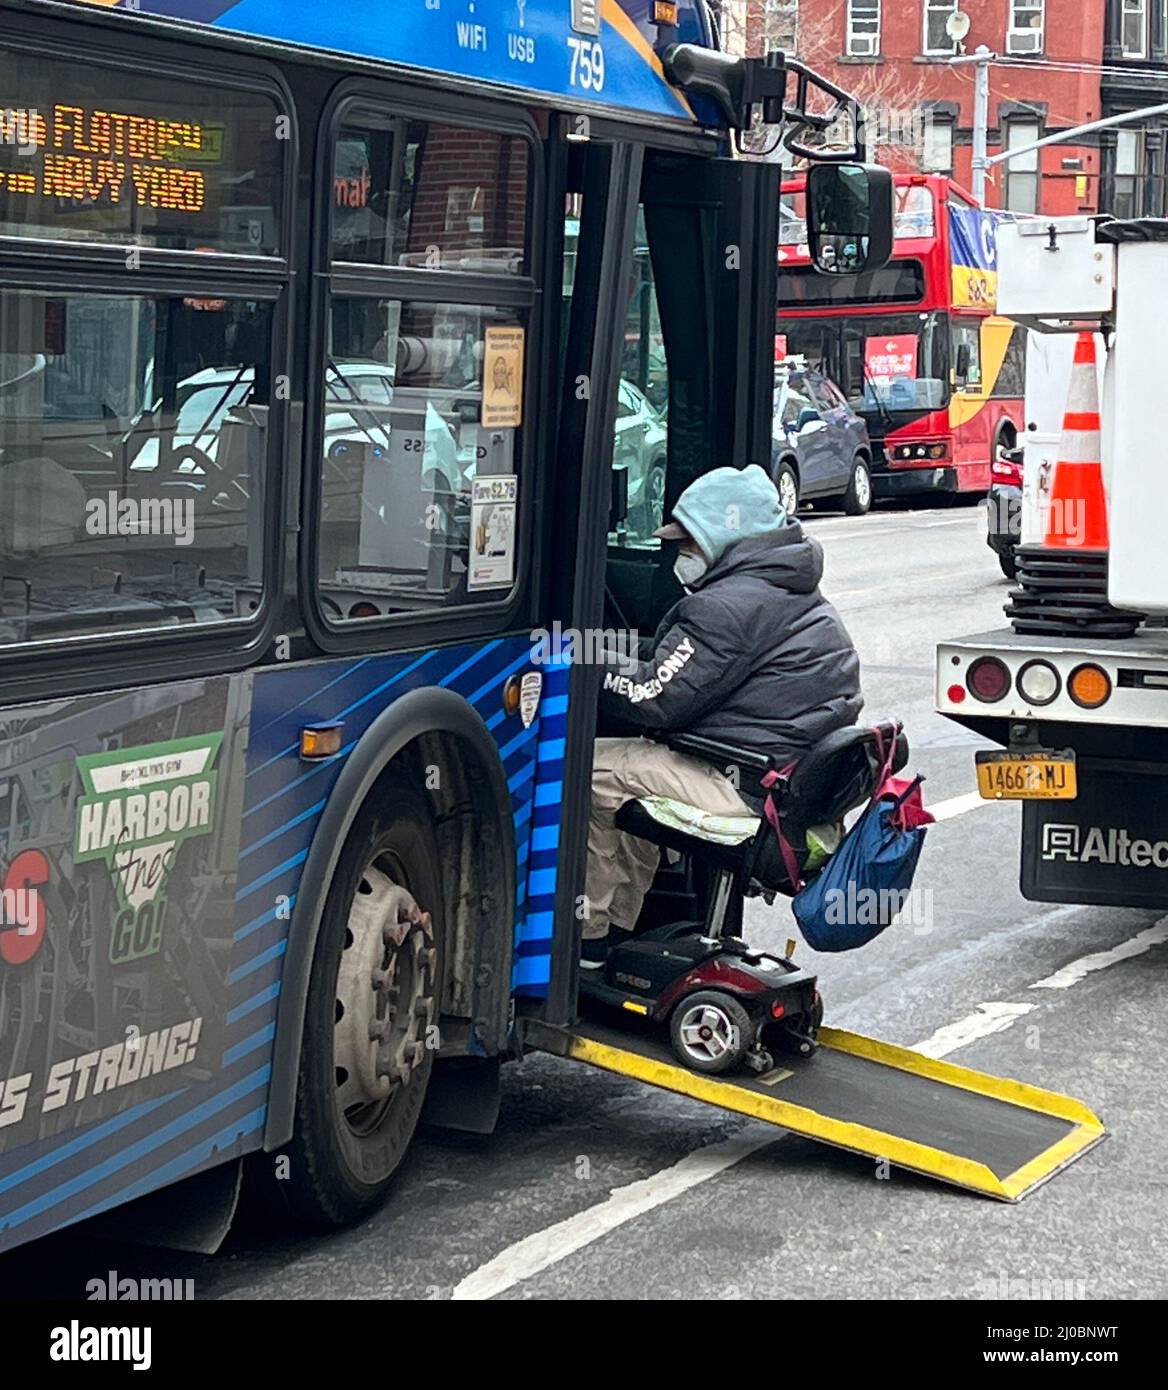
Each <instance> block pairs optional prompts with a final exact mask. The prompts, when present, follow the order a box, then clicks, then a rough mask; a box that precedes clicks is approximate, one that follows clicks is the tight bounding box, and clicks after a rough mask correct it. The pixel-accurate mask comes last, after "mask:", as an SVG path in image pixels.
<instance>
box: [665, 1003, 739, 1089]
mask: <svg viewBox="0 0 1168 1390" xmlns="http://www.w3.org/2000/svg"><path fill="white" fill-rule="evenodd" d="M754 1033H755V1029H754V1025H753V1024H752V1023H751V1021H750V1015H749V1014H748V1013H747V1012H746V1010H745V1009H744V1008H743V1007H742V1005H741V1004H740V1003H739V1002H738V1000H737V999H735V998H734V996H733V995H731V994H724V993H722V991H721V990H716V989H700V990H698V991H697V993H696V994H689V995H687V996H686V997H685V998H684V999H683V1000H682V1001H681V1003H680V1004H678V1006H677V1007H676V1008H675V1009H674V1011H673V1013H672V1015H671V1016H670V1020H669V1036H670V1039H671V1040H672V1042H673V1050H674V1052H675V1053H676V1054H677V1057H678V1060H679V1061H681V1062H683V1063H684V1064H685V1065H686V1066H687V1067H689V1068H690V1069H691V1070H693V1071H700V1072H704V1073H705V1074H706V1075H707V1076H719V1075H721V1074H722V1073H723V1072H728V1071H733V1069H734V1068H735V1067H737V1066H740V1065H741V1063H742V1059H743V1058H744V1057H745V1056H746V1054H747V1052H748V1051H749V1050H750V1046H751V1044H752V1043H753V1042H754Z"/></svg>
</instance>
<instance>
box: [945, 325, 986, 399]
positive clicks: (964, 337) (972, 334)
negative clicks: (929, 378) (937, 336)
mask: <svg viewBox="0 0 1168 1390" xmlns="http://www.w3.org/2000/svg"><path fill="white" fill-rule="evenodd" d="M981 327H982V325H981V320H980V319H972V320H968V321H967V320H962V319H954V320H953V322H952V325H951V332H952V335H953V342H952V355H951V361H952V363H953V371H954V374H955V379H954V382H953V384H954V386H956V387H957V388H958V389H959V390H962V389H963V390H966V391H980V390H981ZM963 349H964V351H963ZM959 367H960V369H961V375H960V376H958V375H956V373H957V371H958V368H959Z"/></svg>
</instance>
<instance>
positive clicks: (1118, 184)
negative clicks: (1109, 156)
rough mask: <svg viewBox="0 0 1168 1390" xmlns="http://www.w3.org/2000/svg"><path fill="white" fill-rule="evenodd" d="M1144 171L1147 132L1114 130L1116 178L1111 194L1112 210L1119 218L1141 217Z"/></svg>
mask: <svg viewBox="0 0 1168 1390" xmlns="http://www.w3.org/2000/svg"><path fill="white" fill-rule="evenodd" d="M1143 172H1144V132H1143V131H1142V130H1126V129H1123V128H1122V127H1121V128H1120V129H1119V130H1117V131H1116V132H1115V181H1114V183H1113V185H1112V195H1111V211H1112V212H1113V213H1114V214H1115V216H1116V217H1139V216H1140V214H1141V213H1142V212H1143V203H1142V200H1141V198H1140V179H1141V178H1142V177H1143Z"/></svg>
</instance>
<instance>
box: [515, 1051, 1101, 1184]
mask: <svg viewBox="0 0 1168 1390" xmlns="http://www.w3.org/2000/svg"><path fill="white" fill-rule="evenodd" d="M529 1038H530V1041H531V1042H532V1043H533V1044H534V1045H535V1046H536V1047H541V1048H543V1049H544V1050H546V1051H549V1052H552V1053H554V1054H555V1055H557V1056H561V1057H568V1058H571V1059H573V1060H575V1061H578V1062H586V1063H588V1064H589V1065H590V1066H594V1067H599V1068H601V1069H602V1070H604V1071H611V1072H616V1073H618V1074H619V1075H621V1076H630V1077H632V1078H633V1079H634V1080H637V1081H643V1082H645V1083H646V1084H647V1085H650V1086H656V1087H659V1088H660V1089H662V1090H666V1091H674V1092H676V1093H677V1094H678V1095H684V1096H689V1097H691V1098H692V1099H694V1100H700V1101H705V1102H707V1103H708V1104H710V1105H716V1106H718V1107H719V1108H720V1109H722V1110H729V1111H733V1112H735V1113H737V1114H740V1115H747V1116H749V1117H750V1118H752V1119H756V1120H763V1121H765V1122H766V1123H767V1124H772V1125H775V1126H777V1127H778V1128H780V1129H786V1130H790V1131H791V1132H792V1133H795V1134H800V1135H804V1136H805V1137H806V1138H809V1139H815V1140H819V1141H821V1142H822V1143H825V1144H830V1145H832V1146H834V1147H836V1148H841V1149H848V1150H851V1151H852V1152H853V1153H858V1154H865V1155H867V1156H869V1157H872V1158H879V1159H886V1160H887V1161H888V1162H889V1163H892V1164H895V1165H896V1166H897V1167H901V1168H908V1169H911V1170H912V1171H914V1172H917V1173H923V1174H925V1175H926V1176H929V1177H935V1178H940V1179H941V1180H942V1181H943V1182H948V1183H953V1184H955V1185H956V1186H958V1187H964V1188H967V1189H969V1190H970V1191H973V1192H980V1193H982V1194H984V1195H985V1196H987V1197H994V1198H997V1199H998V1200H999V1201H1003V1202H1017V1201H1020V1200H1021V1199H1022V1198H1023V1197H1024V1196H1026V1195H1027V1194H1028V1193H1030V1192H1031V1191H1033V1189H1034V1188H1036V1187H1037V1186H1038V1185H1039V1184H1040V1183H1043V1182H1045V1181H1046V1180H1047V1179H1048V1178H1050V1177H1053V1176H1054V1174H1055V1173H1057V1172H1058V1171H1059V1170H1060V1169H1061V1168H1064V1167H1065V1166H1066V1165H1067V1164H1068V1163H1070V1162H1071V1161H1072V1160H1073V1159H1075V1158H1077V1157H1078V1156H1079V1155H1080V1154H1082V1153H1084V1152H1085V1151H1086V1150H1087V1149H1089V1148H1090V1147H1091V1146H1092V1145H1094V1144H1097V1143H1098V1142H1099V1141H1100V1140H1101V1139H1103V1138H1104V1137H1105V1136H1106V1134H1107V1131H1106V1129H1105V1128H1104V1126H1103V1124H1102V1123H1101V1122H1100V1120H1099V1119H1098V1117H1097V1116H1096V1115H1095V1114H1094V1113H1093V1112H1092V1111H1091V1110H1090V1109H1088V1108H1087V1106H1085V1105H1083V1104H1081V1103H1080V1102H1079V1101H1076V1100H1073V1099H1071V1098H1070V1097H1069V1096H1063V1095H1059V1094H1058V1093H1057V1092H1054V1091H1046V1090H1043V1089H1042V1088H1041V1087H1038V1086H1030V1085H1028V1084H1027V1083H1025V1082H1022V1081H1014V1080H1011V1079H1010V1078H1008V1077H998V1076H990V1075H989V1074H988V1073H986V1072H979V1071H974V1070H972V1069H971V1068H969V1067H961V1066H954V1065H953V1064H951V1063H949V1062H943V1061H940V1060H938V1059H936V1058H933V1057H925V1056H923V1055H922V1054H921V1053H919V1052H913V1051H912V1050H911V1049H909V1048H906V1047H898V1046H896V1045H895V1044H893V1043H883V1042H879V1041H877V1040H876V1039H875V1038H866V1037H864V1036H863V1035H862V1034H859V1033H849V1032H846V1031H844V1030H842V1029H838V1028H821V1029H820V1032H819V1039H820V1045H821V1046H822V1047H825V1048H831V1049H833V1050H835V1051H838V1052H846V1053H851V1054H852V1055H854V1056H858V1057H863V1058H866V1059H867V1060H869V1061H872V1062H876V1063H878V1064H880V1065H882V1066H888V1067H893V1068H895V1069H896V1070H898V1071H904V1072H911V1073H913V1074H914V1075H917V1076H921V1077H923V1078H927V1079H928V1080H930V1081H936V1082H940V1083H941V1084H943V1085H947V1086H953V1087H954V1088H955V1089H958V1090H963V1091H971V1092H974V1093H976V1094H978V1095H983V1096H987V1097H990V1098H992V1099H996V1100H1000V1101H1003V1102H1005V1103H1007V1104H1010V1105H1016V1106H1018V1107H1019V1108H1021V1109H1024V1110H1033V1111H1037V1112H1039V1113H1040V1114H1045V1115H1051V1116H1054V1117H1055V1118H1057V1119H1061V1120H1065V1121H1066V1122H1067V1123H1069V1124H1071V1125H1073V1126H1074V1128H1072V1129H1071V1130H1070V1131H1069V1132H1068V1133H1067V1134H1066V1135H1065V1136H1063V1137H1062V1138H1061V1139H1060V1140H1058V1142H1056V1143H1054V1144H1052V1145H1051V1146H1050V1147H1048V1148H1047V1149H1045V1150H1044V1151H1043V1152H1042V1153H1040V1154H1038V1155H1037V1156H1036V1157H1035V1158H1033V1159H1031V1161H1030V1162H1028V1163H1026V1164H1024V1165H1023V1166H1022V1167H1021V1168H1018V1169H1017V1170H1015V1171H1014V1172H1013V1173H1011V1174H1009V1176H1008V1177H1005V1178H999V1177H997V1176H996V1175H995V1174H994V1173H993V1172H991V1170H990V1169H989V1168H987V1167H986V1166H985V1164H983V1163H979V1162H978V1161H977V1160H975V1159H970V1158H963V1157H962V1156H961V1155H960V1154H954V1153H949V1152H948V1151H946V1150H944V1149H937V1148H933V1147H932V1146H930V1145H928V1144H921V1143H919V1142H917V1141H916V1140H912V1139H905V1138H902V1137H901V1136H899V1135H895V1134H888V1133H885V1132H884V1131H883V1130H879V1129H873V1128H871V1127H869V1126H868V1125H861V1124H855V1123H853V1122H851V1121H849V1120H837V1119H832V1118H831V1117H830V1116H827V1115H821V1114H820V1113H819V1112H818V1111H817V1110H812V1109H809V1108H808V1107H806V1106H802V1105H794V1104H792V1103H791V1102H790V1101H785V1100H781V1099H780V1098H779V1097H778V1096H777V1095H774V1094H767V1095H764V1094H761V1093H760V1092H758V1091H755V1090H752V1089H750V1088H748V1087H746V1086H743V1085H736V1084H735V1081H734V1078H733V1077H729V1078H722V1077H715V1076H703V1075H702V1074H701V1073H699V1072H695V1071H690V1070H689V1069H688V1068H687V1067H684V1066H682V1065H681V1064H680V1063H674V1062H667V1061H663V1060H661V1059H660V1058H657V1057H652V1056H646V1055H645V1054H644V1053H641V1052H637V1051H635V1050H633V1048H631V1047H630V1048H624V1047H616V1046H614V1045H612V1044H610V1043H607V1042H602V1041H600V1040H598V1039H596V1038H590V1037H587V1036H583V1035H581V1034H579V1033H575V1032H572V1031H571V1030H570V1029H560V1028H552V1027H549V1026H547V1025H544V1024H538V1025H536V1026H535V1027H533V1028H532V1029H531V1031H530V1033H529ZM812 1065H813V1063H812Z"/></svg>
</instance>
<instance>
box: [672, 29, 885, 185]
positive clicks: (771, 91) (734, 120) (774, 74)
mask: <svg viewBox="0 0 1168 1390" xmlns="http://www.w3.org/2000/svg"><path fill="white" fill-rule="evenodd" d="M661 66H662V68H663V69H664V71H665V76H666V78H667V80H668V81H669V82H671V83H672V84H673V86H675V87H677V88H679V89H680V90H681V91H684V92H695V93H697V94H698V95H700V96H706V97H710V98H711V99H712V100H713V101H715V102H716V103H717V105H718V107H719V108H720V109H721V111H722V114H723V115H724V116H725V117H726V120H727V122H728V123H729V125H730V126H731V128H732V129H734V130H740V131H741V130H747V129H749V127H750V123H751V118H752V116H753V114H754V108H755V107H756V106H761V107H762V118H763V121H764V122H765V123H766V124H767V125H779V124H781V123H783V122H790V123H791V126H792V128H791V130H789V131H788V132H787V134H786V135H785V136H784V137H783V144H784V145H785V146H786V148H787V149H789V150H790V151H791V153H792V154H796V155H799V156H801V157H802V158H805V159H812V160H818V161H820V162H824V163H833V164H845V163H849V162H852V161H856V160H858V161H859V162H860V163H864V162H865V161H866V159H867V142H866V139H865V134H864V108H863V105H862V103H861V102H860V101H858V100H857V98H856V97H855V96H853V95H852V93H851V92H846V91H844V89H843V88H842V87H837V86H836V84H835V83H834V82H832V81H830V80H829V79H828V78H826V77H824V76H822V75H821V74H820V73H817V72H815V71H814V70H813V69H812V68H809V67H808V66H807V65H806V64H805V63H803V62H801V61H800V60H799V59H798V58H794V57H791V56H790V55H788V54H786V53H783V52H782V51H781V50H779V49H771V50H770V52H768V53H767V54H765V56H763V57H761V58H733V57H731V56H730V55H729V54H726V53H719V52H717V51H716V50H713V49H708V48H700V47H698V46H697V45H696V44H690V43H675V44H671V45H670V46H669V47H668V48H667V49H666V50H665V52H664V53H663V54H662V55H661ZM788 73H794V75H795V100H794V101H793V102H792V103H788V102H787V99H786V98H787V86H788V81H787V75H788ZM812 89H813V90H816V91H819V92H823V93H826V94H827V95H828V96H830V97H832V98H833V99H834V105H833V106H832V108H831V110H830V111H829V112H828V113H827V115H816V114H815V113H814V112H811V111H808V110H807V97H808V92H809V90H812ZM849 111H850V112H851V113H852V120H853V128H854V130H855V139H854V141H853V148H852V149H850V150H846V151H835V150H832V151H823V150H818V149H815V148H813V147H811V146H804V145H802V144H801V143H800V141H799V140H798V136H799V135H800V133H801V132H802V131H804V130H818V131H823V130H826V129H827V128H828V127H829V126H830V125H832V124H833V123H834V122H835V121H837V120H838V119H839V118H840V117H841V116H843V115H845V114H846V113H848V112H849Z"/></svg>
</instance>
